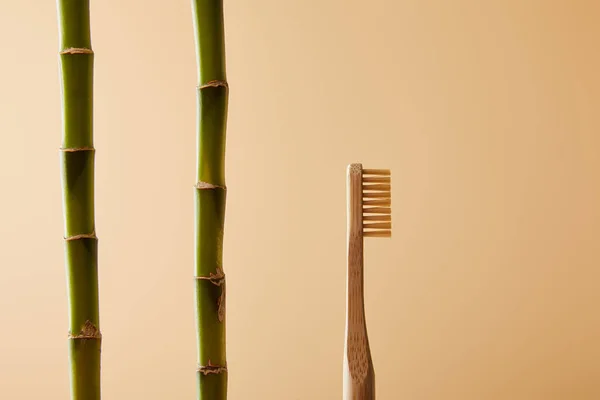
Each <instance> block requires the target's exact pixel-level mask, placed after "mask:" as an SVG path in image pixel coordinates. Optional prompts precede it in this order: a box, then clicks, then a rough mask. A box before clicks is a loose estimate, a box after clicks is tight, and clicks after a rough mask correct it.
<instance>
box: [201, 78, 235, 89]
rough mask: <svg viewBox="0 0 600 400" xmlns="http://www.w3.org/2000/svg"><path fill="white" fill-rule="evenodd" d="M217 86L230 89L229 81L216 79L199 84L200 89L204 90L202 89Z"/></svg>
mask: <svg viewBox="0 0 600 400" xmlns="http://www.w3.org/2000/svg"><path fill="white" fill-rule="evenodd" d="M217 87H224V88H226V89H229V84H228V83H227V81H219V80H214V81H208V82H206V83H205V84H202V85H199V86H198V89H199V90H202V89H207V88H217Z"/></svg>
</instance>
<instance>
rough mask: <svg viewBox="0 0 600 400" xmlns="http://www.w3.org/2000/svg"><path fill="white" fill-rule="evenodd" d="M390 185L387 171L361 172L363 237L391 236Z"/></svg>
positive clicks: (371, 170)
mask: <svg viewBox="0 0 600 400" xmlns="http://www.w3.org/2000/svg"><path fill="white" fill-rule="evenodd" d="M391 183H392V178H391V171H390V170H389V169H363V170H362V197H363V198H362V205H363V236H365V237H391V236H392V231H391V229H392V215H391V214H392V208H391V206H392V185H391Z"/></svg>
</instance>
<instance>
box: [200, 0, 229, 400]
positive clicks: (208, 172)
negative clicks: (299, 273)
mask: <svg viewBox="0 0 600 400" xmlns="http://www.w3.org/2000/svg"><path fill="white" fill-rule="evenodd" d="M192 9H193V16H194V28H195V39H196V56H197V64H198V96H197V103H198V104H197V105H198V114H197V131H198V132H197V146H198V148H197V175H196V178H197V184H196V189H195V192H196V193H195V201H196V229H195V234H196V235H195V236H196V238H195V239H196V249H195V258H196V260H195V261H196V268H195V277H196V279H195V285H196V291H195V294H196V296H195V298H196V324H197V325H196V334H197V339H198V355H197V361H198V370H197V382H198V400H226V399H227V360H226V351H225V275H224V273H223V263H222V256H223V227H224V221H225V199H226V187H225V131H226V126H227V105H228V96H229V87H228V85H227V77H226V74H225V38H224V36H225V34H224V27H223V1H222V0H192Z"/></svg>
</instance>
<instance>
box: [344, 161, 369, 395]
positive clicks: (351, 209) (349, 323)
mask: <svg viewBox="0 0 600 400" xmlns="http://www.w3.org/2000/svg"><path fill="white" fill-rule="evenodd" d="M347 191H348V192H347V207H348V210H347V212H348V226H347V234H348V238H347V240H348V243H347V252H348V253H347V257H348V258H347V264H348V265H347V275H346V337H345V343H344V379H343V385H344V387H343V399H344V400H372V399H375V371H374V369H373V362H372V359H371V351H370V349H369V339H368V336H367V325H366V320H365V307H364V284H363V282H364V277H363V259H364V257H363V222H362V207H363V205H362V165H360V164H351V165H350V166H348V171H347Z"/></svg>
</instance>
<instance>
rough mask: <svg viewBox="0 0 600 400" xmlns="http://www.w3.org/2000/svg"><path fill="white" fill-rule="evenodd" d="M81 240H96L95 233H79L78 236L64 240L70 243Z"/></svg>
mask: <svg viewBox="0 0 600 400" xmlns="http://www.w3.org/2000/svg"><path fill="white" fill-rule="evenodd" d="M81 239H98V238H97V237H96V232H92V233H81V234H79V235H73V236H69V237H66V238H65V241H67V242H70V241H73V240H81Z"/></svg>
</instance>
